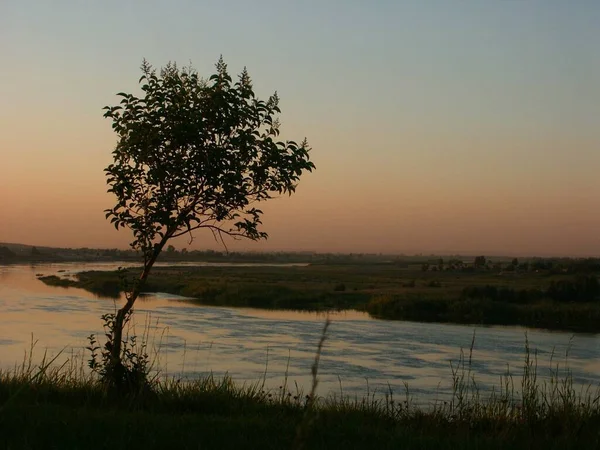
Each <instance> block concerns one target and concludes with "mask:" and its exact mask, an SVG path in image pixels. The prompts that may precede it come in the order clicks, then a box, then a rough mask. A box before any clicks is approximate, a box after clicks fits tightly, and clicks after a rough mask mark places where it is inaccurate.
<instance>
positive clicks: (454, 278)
mask: <svg viewBox="0 0 600 450" xmlns="http://www.w3.org/2000/svg"><path fill="white" fill-rule="evenodd" d="M135 274H136V271H135V270H133V269H131V270H129V271H127V272H125V273H124V274H122V275H124V276H123V278H124V279H129V280H133V279H134V278H135ZM41 279H42V281H44V282H46V283H48V284H53V285H61V286H67V287H68V286H76V287H81V288H84V289H87V290H89V291H91V292H94V293H96V294H98V295H105V296H113V297H114V296H118V295H119V292H120V291H121V290H122V287H123V284H122V280H120V278H119V274H118V273H117V272H99V271H96V272H83V273H81V274H79V275H78V277H77V279H67V280H66V279H61V278H59V277H55V276H50V277H42V278H41ZM144 290H145V291H147V292H167V293H171V294H177V295H182V296H187V297H192V298H193V299H194V300H191V301H196V302H198V303H201V304H207V305H221V306H243V307H255V308H269V309H292V310H320V311H322V310H328V309H335V310H343V309H356V310H360V311H366V312H368V313H369V314H371V315H372V316H373V317H377V318H382V319H392V320H412V321H423V322H447V323H461V324H498V325H523V326H528V327H537V328H546V329H559V330H570V331H582V332H598V331H600V286H599V284H598V279H597V275H596V272H594V271H591V270H587V269H585V268H584V269H581V268H579V269H577V266H575V269H569V266H567V267H566V268H558V269H553V270H527V271H525V270H512V271H505V270H495V269H493V268H489V267H488V268H485V269H480V270H476V269H474V268H472V267H466V268H462V269H460V270H459V269H451V268H445V269H443V270H435V271H433V270H427V271H424V270H423V266H422V265H421V264H394V263H370V264H356V263H354V264H351V263H346V264H311V265H307V266H299V267H283V266H274V267H273V266H250V267H249V266H222V267H215V266H210V267H155V268H154V269H153V271H152V274H151V276H150V278H149V280H148V282H147V284H146V286H145V288H144Z"/></svg>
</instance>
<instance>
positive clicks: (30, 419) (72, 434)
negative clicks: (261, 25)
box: [0, 349, 600, 449]
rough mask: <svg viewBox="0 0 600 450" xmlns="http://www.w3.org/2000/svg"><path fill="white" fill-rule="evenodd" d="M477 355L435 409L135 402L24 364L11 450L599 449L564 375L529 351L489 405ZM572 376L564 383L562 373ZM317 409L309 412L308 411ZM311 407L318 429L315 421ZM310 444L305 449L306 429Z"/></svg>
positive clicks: (200, 392) (277, 398) (208, 389)
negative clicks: (542, 368) (546, 373)
mask: <svg viewBox="0 0 600 450" xmlns="http://www.w3.org/2000/svg"><path fill="white" fill-rule="evenodd" d="M470 363H471V356H470V355H466V356H465V355H464V354H462V353H461V356H460V358H459V360H458V362H457V363H456V364H454V365H453V367H452V370H451V371H450V372H449V375H450V376H451V377H452V382H453V386H454V391H453V394H452V396H451V397H450V398H448V399H447V401H445V402H438V403H436V404H434V405H432V406H431V407H430V408H428V409H419V408H418V407H415V406H414V404H413V402H412V399H411V398H410V396H408V394H407V397H406V398H400V399H398V398H394V397H393V396H392V395H391V394H388V395H385V396H381V397H375V396H370V397H365V398H361V399H357V398H354V399H352V398H343V397H341V396H339V395H338V396H329V397H327V398H318V399H316V401H315V403H314V404H313V403H310V404H309V403H308V402H307V399H306V397H305V396H304V395H303V394H302V393H301V392H290V391H289V390H288V389H287V386H286V385H285V383H284V385H283V386H282V387H281V388H280V389H278V390H275V391H269V390H265V389H264V388H263V384H262V383H261V382H260V381H259V382H257V383H255V384H251V385H245V386H239V385H236V384H235V383H233V382H232V381H231V379H229V378H224V379H220V380H217V379H215V378H213V377H212V376H207V377H204V378H201V379H199V380H196V381H192V382H180V381H178V380H174V379H171V380H167V381H164V380H163V381H155V382H154V383H153V384H152V386H151V389H150V390H145V391H144V392H143V394H138V395H120V396H115V395H112V394H111V393H110V392H108V391H106V390H105V389H104V387H103V385H102V384H100V383H99V382H98V381H97V380H96V379H95V378H94V377H93V376H92V375H90V374H88V373H87V372H86V371H84V370H83V368H82V367H81V366H80V365H77V364H76V363H73V362H72V361H70V362H68V363H66V364H64V365H62V366H59V367H53V368H48V367H47V365H43V366H42V367H41V368H40V367H34V366H32V365H31V364H30V363H29V364H24V365H23V366H22V367H20V368H16V369H15V370H13V371H9V372H6V371H5V372H0V446H2V447H3V448H11V449H21V448H61V449H63V448H68V449H71V448H73V449H78V448H81V449H100V448H111V449H132V448H183V449H186V448H194V449H195V448H209V449H210V448H218V449H221V448H261V449H262V448H266V449H271V448H272V449H282V448H299V445H298V444H299V443H302V444H304V448H307V449H331V448H344V449H346V448H350V449H355V448H356V449H362V448H364V449H373V448H390V449H391V448H405V449H424V448H441V449H454V448H457V449H480V448H485V449H592V448H598V446H599V445H600V439H599V437H600V435H599V430H600V405H599V403H598V398H599V397H598V391H597V390H596V389H592V388H588V389H580V388H578V387H576V386H574V385H573V380H572V377H571V376H570V373H569V372H568V371H566V372H563V371H561V370H559V367H558V366H556V369H555V371H554V375H553V377H552V378H551V379H550V380H548V381H545V382H540V381H539V380H538V379H537V360H536V358H535V354H531V353H530V352H529V349H527V352H526V359H525V361H524V363H523V370H522V371H521V375H522V378H521V377H520V378H513V377H512V376H510V375H507V376H506V377H504V378H503V379H502V380H501V384H500V385H499V386H498V389H497V390H496V391H495V392H494V393H492V394H491V395H488V396H484V395H483V394H482V393H480V392H479V390H478V388H477V383H476V374H474V373H473V372H472V370H471V364H470ZM561 373H564V374H563V376H561V375H560V374H561ZM307 405H309V406H307ZM307 407H308V408H310V409H309V410H308V414H309V419H310V420H309V421H308V422H307V421H306V420H305V419H306V417H307ZM299 426H300V427H301V430H302V432H301V436H303V439H302V440H301V441H298V439H297V436H298V427H299Z"/></svg>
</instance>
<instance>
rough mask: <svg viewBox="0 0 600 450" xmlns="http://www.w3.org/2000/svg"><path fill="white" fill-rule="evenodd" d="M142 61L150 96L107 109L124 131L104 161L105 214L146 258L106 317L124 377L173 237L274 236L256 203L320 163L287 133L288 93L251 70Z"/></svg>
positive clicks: (145, 92)
mask: <svg viewBox="0 0 600 450" xmlns="http://www.w3.org/2000/svg"><path fill="white" fill-rule="evenodd" d="M141 69H142V76H141V78H140V79H139V84H140V85H141V86H140V87H141V90H142V95H141V96H136V95H134V94H127V93H124V92H120V93H119V94H117V95H118V96H119V97H121V100H120V102H119V104H118V105H115V106H106V107H105V108H104V110H105V113H104V117H106V118H109V119H111V120H112V128H113V130H114V131H115V132H116V134H117V137H118V141H117V145H116V148H115V149H114V151H113V163H112V164H110V165H109V166H108V167H107V168H106V169H105V172H106V181H107V183H108V186H109V188H108V192H112V193H113V194H115V196H116V199H117V202H116V204H115V206H114V207H112V208H111V209H108V210H106V211H105V212H106V218H107V219H110V221H111V223H113V224H114V226H115V228H117V229H120V228H129V229H131V231H132V232H133V241H132V242H131V247H132V248H133V249H135V250H139V251H141V252H142V253H143V257H144V268H143V271H142V273H141V275H140V277H139V280H138V282H137V283H135V284H134V286H133V287H132V288H131V289H130V290H128V292H126V293H125V295H126V299H127V301H126V303H125V305H124V306H123V307H122V308H121V309H119V311H118V312H117V314H116V315H115V316H114V318H113V316H112V315H107V316H106V315H105V316H104V319H105V323H107V324H108V327H109V329H110V334H108V339H109V340H108V341H107V343H106V345H105V349H106V351H105V352H104V353H103V355H104V356H103V357H104V358H105V359H106V361H107V362H106V371H104V372H103V373H104V374H105V375H106V377H107V380H108V381H110V382H111V383H114V384H116V385H120V384H122V382H123V380H127V379H135V376H133V374H134V373H135V372H136V371H139V361H133V363H132V365H131V367H126V366H125V365H124V364H123V362H122V358H123V357H125V358H127V357H129V358H131V355H132V354H131V353H128V352H127V351H126V350H125V351H122V343H123V340H122V333H123V325H124V323H125V321H126V320H127V317H128V316H129V314H130V312H131V310H132V308H133V304H134V302H135V300H136V299H137V297H138V296H139V294H140V292H141V289H142V287H143V285H144V283H145V282H146V279H147V278H148V274H149V273H150V270H151V268H152V266H153V265H154V263H155V261H156V259H157V258H158V256H159V254H160V253H161V251H162V250H163V248H164V246H165V244H166V243H167V242H168V241H169V239H171V238H175V237H178V236H182V235H184V234H186V233H191V232H192V231H194V230H197V229H208V230H210V231H211V232H212V233H213V235H214V237H215V239H218V240H220V241H221V242H222V243H223V244H225V242H224V240H223V236H224V235H228V236H232V237H234V238H242V237H243V238H248V239H252V240H257V239H262V238H266V237H267V234H266V233H265V232H264V231H262V230H261V229H260V225H261V223H262V222H261V216H262V211H261V210H260V209H258V208H257V207H256V206H257V204H258V203H260V202H263V201H265V200H268V199H270V198H272V197H273V196H274V195H281V194H285V193H287V194H290V195H291V194H292V193H293V192H295V190H296V185H297V183H298V181H299V179H300V176H301V175H302V173H304V172H306V171H309V172H310V171H312V170H313V169H314V168H315V166H314V164H313V163H312V162H311V161H310V159H309V151H310V148H309V146H308V143H307V141H306V139H304V140H303V141H302V142H301V143H300V144H298V143H296V142H294V141H281V140H279V139H278V138H279V128H280V123H279V120H278V118H277V115H278V114H279V113H280V112H281V111H280V109H279V97H278V96H277V93H275V94H273V95H271V96H270V97H269V98H268V99H267V100H266V101H265V100H260V99H258V98H257V97H256V95H255V94H254V91H253V87H252V81H251V80H250V76H249V75H248V72H247V71H246V69H244V70H243V71H242V73H241V74H240V75H239V76H238V78H237V81H235V82H234V81H233V80H232V78H231V76H230V75H229V73H228V71H227V65H226V64H225V62H224V61H223V59H222V58H220V59H219V61H218V63H217V65H216V69H217V70H216V73H215V74H214V75H212V76H210V77H209V78H208V79H202V78H200V76H199V75H198V73H197V72H196V71H195V70H194V69H193V68H192V67H186V68H182V69H180V68H178V67H177V65H176V64H171V63H170V64H168V65H167V66H166V67H164V68H162V69H161V70H160V71H158V72H157V71H156V70H155V69H153V68H152V66H151V65H150V64H149V63H148V62H146V61H145V60H144V62H143V63H142V67H141ZM173 251H174V247H173ZM91 347H92V348H96V347H95V346H94V345H92V346H91ZM128 355H129V356H128ZM95 367H97V366H95Z"/></svg>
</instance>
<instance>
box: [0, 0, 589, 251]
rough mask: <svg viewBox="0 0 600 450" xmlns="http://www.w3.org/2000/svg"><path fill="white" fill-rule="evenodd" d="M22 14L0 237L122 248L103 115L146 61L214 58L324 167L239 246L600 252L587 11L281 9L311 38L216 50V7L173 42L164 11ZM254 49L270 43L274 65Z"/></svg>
mask: <svg viewBox="0 0 600 450" xmlns="http://www.w3.org/2000/svg"><path fill="white" fill-rule="evenodd" d="M23 3H27V4H31V5H34V4H35V6H36V8H37V9H36V8H32V7H31V5H29V6H30V8H29V9H28V8H27V5H24V4H21V3H18V2H12V1H9V2H8V3H7V4H5V5H4V6H3V7H2V8H3V9H2V10H0V17H3V18H2V19H0V21H1V22H0V29H1V30H2V31H1V32H0V33H2V34H1V35H0V42H2V44H1V45H2V50H3V70H2V73H1V74H0V104H1V105H2V106H3V107H2V108H0V211H1V213H0V242H1V241H4V242H19V243H27V244H34V245H48V246H63V247H83V246H86V247H126V246H127V244H128V242H129V240H130V236H129V235H128V234H127V233H126V232H116V231H115V230H114V228H112V227H111V226H110V225H109V224H108V223H107V222H106V220H105V219H104V214H103V210H104V209H105V208H107V207H110V206H111V204H112V198H111V197H110V196H109V195H108V194H106V193H105V192H106V185H105V180H104V175H103V171H102V170H103V168H104V167H105V166H106V165H107V164H109V163H110V157H111V154H110V153H111V151H112V149H113V147H114V144H115V137H114V135H113V134H112V132H111V129H110V123H109V122H108V121H106V120H104V119H102V111H101V108H102V106H104V105H106V104H112V103H115V102H116V101H117V100H116V97H115V96H114V94H115V93H116V92H118V91H123V90H125V91H133V90H135V89H136V81H137V79H138V77H139V72H138V66H139V63H140V61H141V58H142V57H143V56H145V57H147V58H148V59H149V60H150V61H151V62H152V63H154V64H157V65H161V64H164V63H166V62H167V61H168V60H169V59H175V60H177V61H180V62H182V63H186V62H188V61H189V60H190V59H191V60H192V62H193V63H194V64H195V65H196V67H197V68H198V69H199V70H200V72H201V73H202V74H205V75H208V74H209V73H210V71H211V70H212V64H213V63H214V62H215V61H216V59H217V57H218V55H219V54H221V53H223V54H224V56H225V59H226V61H227V62H228V63H229V64H230V69H231V71H232V72H237V71H239V70H240V69H241V68H242V66H243V65H248V67H249V70H250V74H251V76H253V78H254V80H255V87H256V90H257V91H258V93H259V95H261V96H266V95H268V94H269V93H270V92H271V91H272V90H275V89H278V90H279V93H280V96H281V98H282V104H281V106H282V109H283V115H282V117H281V119H282V122H283V130H284V134H285V137H290V138H294V139H301V138H302V137H303V136H307V137H308V138H309V141H310V144H311V145H312V147H313V149H314V150H313V153H312V158H313V160H314V162H315V164H316V165H317V170H316V172H315V173H313V174H308V175H307V176H305V177H304V178H303V179H302V181H301V183H300V186H299V188H298V191H297V193H296V194H295V195H294V196H292V197H291V198H287V197H286V198H282V199H278V200H275V201H272V202H269V203H268V204H265V205H264V207H262V209H263V210H264V211H265V217H264V223H265V230H266V231H268V232H269V234H270V236H271V237H270V239H269V241H268V242H261V243H249V242H244V243H236V244H233V245H232V246H231V248H232V249H253V250H265V251H266V250H313V251H335V252H389V253H400V252H404V253H411V254H412V253H448V252H465V253H486V254H492V253H494V254H510V255H512V254H515V255H596V256H598V255H600V234H599V233H598V230H599V229H600V208H599V207H598V200H599V195H600V177H598V170H599V168H600V152H599V149H600V131H599V130H600V126H599V125H600V124H599V123H598V122H599V118H600V88H599V86H598V80H600V54H599V51H598V49H597V42H598V40H599V39H600V32H599V31H598V29H597V27H594V24H597V23H598V22H597V21H595V19H599V20H600V13H599V12H600V8H599V7H596V6H594V5H595V4H592V6H588V7H587V8H588V9H587V10H585V8H583V7H582V11H571V10H569V12H570V13H571V14H570V15H565V14H563V13H564V12H565V11H564V6H561V4H560V3H559V2H550V3H551V5H550V4H549V5H546V6H545V7H544V9H539V8H536V7H535V5H522V4H520V3H519V4H517V3H515V4H513V3H509V2H506V3H505V2H500V3H502V5H500V4H498V5H497V6H489V7H485V8H483V7H481V8H473V7H471V8H469V7H467V6H461V7H457V8H453V9H451V10H448V11H447V15H444V14H442V15H440V14H441V13H440V12H439V8H440V7H438V8H428V7H425V6H414V7H410V8H409V7H404V6H403V7H400V6H395V4H392V3H388V2H380V3H378V2H375V3H373V5H372V6H371V7H370V8H369V9H364V10H363V8H367V7H366V6H359V5H354V4H353V6H352V7H350V6H347V8H348V9H347V10H344V9H343V8H346V6H344V5H345V4H343V3H339V4H338V3H336V2H332V4H333V3H336V4H337V8H338V9H336V8H333V7H332V8H325V9H324V10H323V11H321V13H320V14H319V15H313V14H312V13H311V11H310V10H309V9H302V8H300V7H298V8H296V9H294V10H291V9H290V10H289V11H288V10H287V9H286V8H287V7H285V8H284V7H282V8H283V9H282V10H281V11H280V12H279V14H281V23H285V22H286V18H288V16H289V17H294V18H298V17H302V19H303V20H304V22H303V23H305V26H306V27H308V28H310V27H312V28H310V29H314V30H315V31H314V33H313V34H312V35H311V36H309V37H306V36H303V35H302V34H301V33H298V34H294V33H287V34H286V33H283V31H282V30H283V28H280V27H275V29H273V30H268V29H266V30H261V31H260V32H257V33H258V34H257V35H253V34H252V35H247V36H245V38H246V39H245V40H244V39H240V38H239V36H237V37H236V35H235V33H237V32H238V31H237V30H239V28H236V25H235V23H232V24H231V25H230V27H232V28H231V33H232V34H231V35H227V37H224V38H223V40H221V41H219V40H216V41H219V42H215V39H210V38H211V37H212V36H214V35H215V33H217V32H218V30H217V28H215V27H216V26H217V25H216V24H215V23H213V22H214V20H212V19H211V17H212V16H211V14H213V15H215V17H216V16H218V15H219V14H220V13H221V11H220V10H219V9H218V8H219V6H217V5H216V4H215V5H213V6H214V8H212V9H209V10H208V13H207V15H206V14H205V16H202V18H199V19H198V20H200V21H201V22H202V23H201V24H192V23H189V24H188V23H187V22H186V20H187V19H186V17H187V14H184V13H183V12H182V11H181V10H177V9H176V8H175V9H174V10H169V13H168V14H170V15H171V16H172V17H170V18H171V20H173V21H180V22H177V23H180V26H179V27H178V28H177V30H176V31H173V32H172V33H166V34H164V35H162V34H160V33H161V32H160V31H157V30H160V26H159V25H160V24H161V23H164V22H161V21H167V20H168V17H167V16H168V14H167V13H166V12H165V14H167V16H165V15H163V14H162V13H161V12H160V11H159V10H158V9H157V10H156V11H153V12H152V10H153V8H160V6H157V5H154V6H153V7H149V8H148V10H149V11H150V12H149V11H148V10H144V11H141V10H135V9H133V10H131V11H129V10H126V11H125V12H123V14H124V17H120V18H114V17H113V16H116V15H117V14H116V13H115V11H116V9H115V8H117V5H116V4H115V5H112V4H108V6H106V8H105V9H102V10H98V11H95V12H94V11H91V10H85V9H84V8H80V9H77V8H73V7H67V6H65V5H62V4H60V3H59V4H57V6H56V7H55V8H53V9H51V10H50V9H49V10H47V11H46V10H44V8H47V7H48V6H47V5H45V4H44V3H43V2H35V1H28V2H23ZM230 3H232V4H233V3H235V2H230ZM264 3H265V4H263V3H259V5H258V6H257V7H256V8H257V9H256V10H253V11H249V12H248V14H255V15H256V17H257V18H258V17H259V16H260V15H261V13H262V12H264V11H262V9H263V8H265V10H269V11H270V9H269V8H268V5H266V3H269V2H264ZM417 3H418V2H417ZM533 3H535V2H533ZM327 4H328V3H327ZM188 6H189V5H188ZM238 6H239V7H240V8H242V7H244V6H243V5H242V3H239V5H238ZM90 8H94V7H90ZM307 8H308V7H307ZM339 8H342V9H341V10H342V11H344V12H345V14H342V15H341V16H340V14H338V13H339V12H340V10H339ZM399 8H405V10H402V11H400V10H399ZM441 8H443V7H441ZM461 8H462V9H461ZM488 9H489V10H488ZM173 11H174V12H173ZM178 11H179V12H178ZM113 13H114V14H113ZM119 14H121V12H120V13H119ZM128 15H130V16H131V17H134V16H135V17H138V16H140V15H141V16H140V17H138V18H139V19H140V22H144V20H146V19H147V20H149V21H152V20H154V21H155V22H156V27H155V28H153V27H152V26H149V27H142V25H139V24H137V25H132V26H133V27H134V29H133V30H131V36H133V37H129V38H126V39H125V38H123V37H124V36H129V34H127V33H125V32H124V31H123V30H122V29H121V28H120V27H121V26H122V23H121V22H119V23H117V22H116V21H119V20H120V21H126V20H127V17H129V16H128ZM91 17H93V18H94V20H93V21H92V19H91ZM198 17H200V16H198ZM142 19H144V20H142ZM442 19H444V20H442ZM257 20H258V19H257ZM136 23H137V22H136ZM355 23H360V24H361V25H360V26H359V27H358V28H357V26H356V25H354V24H355ZM507 24H510V26H511V27H512V28H510V29H507V28H506V25H507ZM199 25H203V26H199ZM281 26H282V25H281ZM111 27H114V28H115V29H116V30H117V31H116V33H117V36H116V37H114V38H113V37H112V36H111V37H106V36H104V34H103V33H105V30H107V29H111ZM328 27H329V28H328ZM308 28H307V29H308ZM152 30H154V31H152ZM119 33H120V34H119ZM123 33H125V34H123ZM136 33H138V34H136ZM157 33H158V34H157ZM198 33H205V34H203V35H201V34H198ZM122 38H123V39H122ZM111 39H114V42H113V41H112V40H111ZM119 39H121V40H120V41H119ZM191 42H196V43H197V44H194V45H192V44H191ZM261 42H274V43H273V44H272V45H273V46H274V47H273V49H272V51H273V54H272V55H271V56H272V57H267V56H266V55H265V54H264V51H260V50H258V49H257V46H258V45H259V43H261ZM409 42H415V44H414V45H410V44H409ZM255 44H256V45H255ZM175 245H176V247H178V248H181V247H183V246H185V245H186V241H185V240H179V241H177V242H176V243H175ZM206 247H211V248H218V246H217V245H216V244H215V243H214V241H213V240H212V235H210V233H208V234H206V233H205V234H202V233H197V234H196V239H195V241H194V244H193V245H192V246H191V247H190V248H198V249H201V248H206Z"/></svg>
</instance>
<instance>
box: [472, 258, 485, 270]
mask: <svg viewBox="0 0 600 450" xmlns="http://www.w3.org/2000/svg"><path fill="white" fill-rule="evenodd" d="M485 263H486V259H485V256H476V257H475V260H474V261H473V267H476V268H480V267H485Z"/></svg>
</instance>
